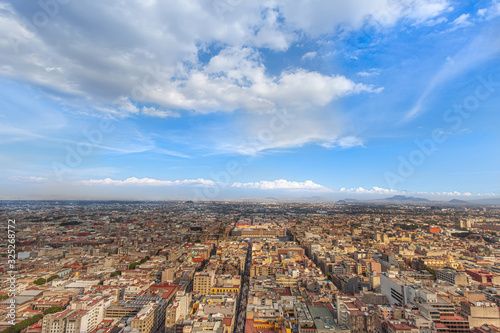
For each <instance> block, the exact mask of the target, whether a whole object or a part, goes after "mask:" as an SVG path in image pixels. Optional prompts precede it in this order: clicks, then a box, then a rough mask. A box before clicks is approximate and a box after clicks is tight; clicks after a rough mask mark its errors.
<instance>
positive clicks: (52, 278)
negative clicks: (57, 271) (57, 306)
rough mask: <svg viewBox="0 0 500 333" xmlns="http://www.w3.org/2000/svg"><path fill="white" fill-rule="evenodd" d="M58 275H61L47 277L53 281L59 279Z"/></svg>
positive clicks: (48, 280)
mask: <svg viewBox="0 0 500 333" xmlns="http://www.w3.org/2000/svg"><path fill="white" fill-rule="evenodd" d="M58 277H59V275H52V276H51V277H49V278H48V279H47V282H50V281H52V280H55V279H57V278H58Z"/></svg>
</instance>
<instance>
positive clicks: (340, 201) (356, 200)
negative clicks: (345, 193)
mask: <svg viewBox="0 0 500 333" xmlns="http://www.w3.org/2000/svg"><path fill="white" fill-rule="evenodd" d="M347 202H359V200H358V199H350V198H345V199H344V200H339V201H337V202H336V203H338V204H343V203H347Z"/></svg>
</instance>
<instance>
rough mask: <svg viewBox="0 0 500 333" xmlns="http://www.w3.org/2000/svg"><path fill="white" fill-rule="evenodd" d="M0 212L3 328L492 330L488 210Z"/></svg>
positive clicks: (109, 205)
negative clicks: (7, 223) (4, 231)
mask: <svg viewBox="0 0 500 333" xmlns="http://www.w3.org/2000/svg"><path fill="white" fill-rule="evenodd" d="M0 215H1V218H2V219H11V220H12V221H15V224H16V225H17V227H16V228H17V229H16V240H15V245H16V247H15V251H16V254H17V256H16V258H17V261H16V262H15V283H14V284H12V280H11V279H9V278H8V277H10V276H14V275H13V274H14V272H13V270H12V267H9V264H8V262H5V263H2V265H1V266H0V270H1V271H2V274H3V277H4V278H3V280H2V288H1V289H2V290H3V291H4V292H3V294H2V295H1V298H2V301H1V302H0V311H1V312H0V316H1V317H0V321H1V323H2V328H4V329H5V330H4V331H5V332H13V328H14V327H17V330H16V332H21V331H23V332H47V333H49V332H92V333H104V332H113V333H114V332H165V333H189V332H203V333H206V332H207V331H208V332H214V333H279V332H282V333H297V332H310V333H317V332H320V333H333V332H337V331H339V332H353V333H355V332H380V333H382V332H391V333H392V332H415V333H416V332H428V333H431V332H478V333H479V332H481V333H482V332H498V331H499V330H500V312H499V306H500V289H499V288H498V287H499V285H500V265H499V259H498V258H499V257H500V245H499V239H500V207H498V206H477V205H470V204H463V203H462V204H459V203H456V204H450V203H448V204H440V205H438V204H402V203H392V204H390V203H387V204H381V203H371V204H370V203H356V202H354V203H353V202H346V201H344V200H343V201H342V202H339V203H336V204H326V203H308V204H307V203H279V202H193V201H176V202H138V201H135V202H125V201H109V202H102V201H84V202H81V201H57V202H56V201H12V202H10V201H9V202H4V203H3V207H2V210H1V212H0ZM17 221H23V222H22V223H18V222H17ZM9 253H10V252H9ZM2 256H4V257H5V256H6V255H5V254H3V255H2ZM12 286H14V288H13V287H12ZM9 288H13V289H11V290H10V291H8V290H9ZM13 306H14V307H15V316H11V314H12V312H11V310H10V309H11V308H12V307H13ZM12 321H14V322H15V325H14V326H12V325H9V323H11V322H12Z"/></svg>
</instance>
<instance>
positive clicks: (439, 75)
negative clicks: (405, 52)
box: [403, 33, 500, 121]
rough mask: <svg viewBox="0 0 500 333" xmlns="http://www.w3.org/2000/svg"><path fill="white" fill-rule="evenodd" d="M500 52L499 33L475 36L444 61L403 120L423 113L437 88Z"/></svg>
mask: <svg viewBox="0 0 500 333" xmlns="http://www.w3.org/2000/svg"><path fill="white" fill-rule="evenodd" d="M499 54H500V37H499V35H498V34H495V33H488V34H484V35H478V36H477V37H475V38H474V39H473V40H472V41H471V42H469V43H468V44H466V45H464V47H462V49H460V51H459V52H458V53H456V54H455V55H454V56H453V57H448V58H447V59H446V60H445V61H444V62H443V65H442V66H441V68H440V69H439V71H437V72H436V74H434V76H433V77H432V78H431V79H430V80H429V83H428V84H427V86H426V87H425V89H424V91H423V92H422V94H421V95H420V98H419V99H418V100H417V101H416V103H415V105H414V106H413V107H412V108H411V109H410V110H409V111H408V112H407V113H406V115H405V117H404V119H403V121H410V120H412V119H414V118H415V117H416V116H418V115H419V114H421V113H422V112H423V110H424V107H425V103H426V102H427V98H428V97H429V95H431V94H432V93H433V92H434V90H435V89H436V88H438V87H439V86H441V85H443V84H445V83H447V82H449V81H450V80H451V79H453V78H455V77H456V76H458V75H461V74H463V73H464V72H466V71H468V70H470V69H472V68H474V67H475V66H478V65H480V64H482V63H483V62H485V61H488V60H489V59H492V58H494V57H497V56H498V55H499Z"/></svg>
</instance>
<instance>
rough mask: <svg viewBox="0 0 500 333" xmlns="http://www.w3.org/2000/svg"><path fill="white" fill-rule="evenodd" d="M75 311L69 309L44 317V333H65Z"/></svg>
mask: <svg viewBox="0 0 500 333" xmlns="http://www.w3.org/2000/svg"><path fill="white" fill-rule="evenodd" d="M74 312H75V310H72V309H67V310H64V311H60V312H57V313H52V314H48V315H46V316H44V317H43V324H42V333H65V332H66V323H67V321H68V316H69V315H71V314H72V313H74Z"/></svg>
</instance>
